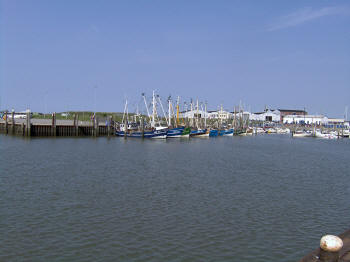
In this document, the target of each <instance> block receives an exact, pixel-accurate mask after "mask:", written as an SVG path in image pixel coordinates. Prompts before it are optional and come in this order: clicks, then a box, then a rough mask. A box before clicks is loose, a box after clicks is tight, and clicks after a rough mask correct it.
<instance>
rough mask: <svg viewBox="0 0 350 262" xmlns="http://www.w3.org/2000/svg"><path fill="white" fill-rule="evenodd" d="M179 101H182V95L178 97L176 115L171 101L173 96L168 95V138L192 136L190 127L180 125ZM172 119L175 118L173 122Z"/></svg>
mask: <svg viewBox="0 0 350 262" xmlns="http://www.w3.org/2000/svg"><path fill="white" fill-rule="evenodd" d="M179 103H180V97H178V98H177V104H176V117H175V112H174V109H173V105H172V102H171V96H169V97H168V119H167V121H168V126H169V130H168V133H167V138H186V137H190V132H191V129H190V128H189V127H185V126H180V121H179V120H180V119H179ZM172 119H174V121H173V122H172Z"/></svg>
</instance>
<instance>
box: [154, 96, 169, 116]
mask: <svg viewBox="0 0 350 262" xmlns="http://www.w3.org/2000/svg"><path fill="white" fill-rule="evenodd" d="M157 97H158V101H159V104H160V107H161V108H162V111H163V115H164V117H165V120H166V122H167V123H168V118H167V116H166V114H165V110H164V107H163V104H162V101H161V100H160V96H159V95H157Z"/></svg>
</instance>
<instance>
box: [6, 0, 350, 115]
mask: <svg viewBox="0 0 350 262" xmlns="http://www.w3.org/2000/svg"><path fill="white" fill-rule="evenodd" d="M0 3H1V4H0V25H1V27H0V30H1V31H0V85H1V89H0V100H1V104H0V107H1V109H4V108H8V109H11V108H15V109H17V110H24V109H26V108H27V107H30V108H31V109H32V110H33V111H45V110H46V111H47V112H52V111H57V112H60V111H65V110H67V109H68V110H94V107H95V106H94V105H95V104H96V109H97V110H98V111H122V110H123V103H124V99H125V97H127V98H128V100H129V101H130V105H131V106H130V108H129V111H133V110H135V107H136V106H135V105H136V104H137V103H140V101H141V93H143V92H145V93H146V95H148V96H150V95H151V92H152V90H153V89H155V90H157V92H158V93H159V94H160V95H161V96H162V97H163V100H164V101H165V100H166V98H167V96H168V95H170V94H171V95H172V96H173V97H176V96H180V97H181V99H182V100H187V101H189V99H190V98H193V99H197V98H198V99H199V100H200V101H207V102H208V107H209V109H216V108H217V106H218V105H220V104H223V106H224V107H225V108H227V109H232V108H233V106H234V105H235V104H236V105H237V104H238V103H239V101H242V104H244V105H245V107H246V108H247V109H248V108H250V109H251V110H252V111H261V110H263V108H264V107H265V105H267V106H268V107H270V108H299V109H303V108H304V107H306V110H307V111H308V112H309V113H322V114H326V115H328V116H337V117H342V116H343V115H344V110H345V106H347V105H348V106H350V102H349V101H350V2H349V1H322V0H317V1H233V0H232V1H223V0H219V1H204V0H203V1H200V0H193V1H191V0H186V1H180V0H178V1H170V0H169V1H167V0H159V1H151V0H149V1H146V0H144V1H128V0H126V1H107V0H105V1H78V0H77V1H68V0H62V1H40V0H35V1H34V0H33V1H32V0H25V1H24V0H22V1H17V0H0ZM95 93H96V95H95ZM349 111H350V110H349Z"/></svg>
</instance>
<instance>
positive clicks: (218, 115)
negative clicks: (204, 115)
mask: <svg viewBox="0 0 350 262" xmlns="http://www.w3.org/2000/svg"><path fill="white" fill-rule="evenodd" d="M208 118H209V119H222V120H227V119H231V118H232V113H230V112H228V111H225V110H223V109H221V110H217V111H208Z"/></svg>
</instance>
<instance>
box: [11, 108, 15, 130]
mask: <svg viewBox="0 0 350 262" xmlns="http://www.w3.org/2000/svg"><path fill="white" fill-rule="evenodd" d="M11 118H12V127H11V131H12V134H13V135H15V134H16V129H15V128H16V122H15V110H14V109H12V112H11Z"/></svg>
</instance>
